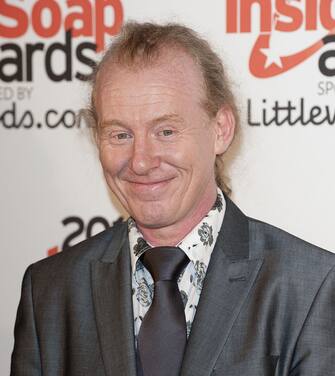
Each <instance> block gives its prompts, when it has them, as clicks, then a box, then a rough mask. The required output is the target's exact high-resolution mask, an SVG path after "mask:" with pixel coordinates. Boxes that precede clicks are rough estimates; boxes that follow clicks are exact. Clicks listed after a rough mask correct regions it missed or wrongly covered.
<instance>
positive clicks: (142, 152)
mask: <svg viewBox="0 0 335 376" xmlns="http://www.w3.org/2000/svg"><path fill="white" fill-rule="evenodd" d="M159 163H160V160H159V156H158V154H157V149H156V148H155V146H154V145H153V143H152V142H150V141H148V140H146V139H138V140H136V139H135V140H134V143H133V149H132V155H131V159H130V168H131V169H132V171H133V172H134V173H135V174H137V175H146V174H147V173H148V172H149V171H150V170H152V169H154V168H156V167H158V166H159Z"/></svg>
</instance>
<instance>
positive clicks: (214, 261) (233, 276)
mask: <svg viewBox="0 0 335 376" xmlns="http://www.w3.org/2000/svg"><path fill="white" fill-rule="evenodd" d="M226 202H227V208H226V213H225V217H224V222H223V225H222V228H221V232H220V234H219V237H218V240H217V242H216V245H215V248H214V250H213V253H212V256H211V261H210V264H209V266H208V270H207V274H206V278H205V281H204V286H203V290H202V293H201V296H200V300H199V304H198V308H197V312H196V316H195V319H194V322H193V325H192V330H191V334H190V337H189V340H188V344H187V348H186V352H185V356H184V362H183V367H182V372H181V375H182V376H191V375H192V376H206V375H210V374H211V373H212V370H213V368H214V365H215V363H216V360H217V358H218V357H219V355H220V353H221V352H222V350H223V348H224V345H225V343H226V341H227V339H228V336H229V333H230V330H231V328H232V326H233V324H234V321H235V320H236V318H237V316H238V313H239V312H240V310H241V307H242V305H243V302H244V301H245V299H246V298H247V296H248V294H249V292H250V290H251V287H252V285H253V283H254V281H255V279H256V277H257V275H258V272H259V270H260V268H261V265H262V263H263V260H262V259H253V260H252V259H249V228H248V220H247V218H246V217H245V216H244V215H243V214H242V213H241V212H240V211H239V209H238V208H237V207H236V206H235V205H234V204H233V203H232V202H231V201H230V200H229V199H228V198H226Z"/></svg>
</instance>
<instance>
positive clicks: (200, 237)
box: [128, 188, 226, 273]
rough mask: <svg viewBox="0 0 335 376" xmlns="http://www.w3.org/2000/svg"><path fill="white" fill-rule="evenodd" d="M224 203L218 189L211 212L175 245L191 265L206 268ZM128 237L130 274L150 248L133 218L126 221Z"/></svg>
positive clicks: (217, 231) (223, 211) (224, 206)
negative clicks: (198, 264)
mask: <svg viewBox="0 0 335 376" xmlns="http://www.w3.org/2000/svg"><path fill="white" fill-rule="evenodd" d="M225 210H226V201H225V199H224V196H223V193H222V192H221V190H220V189H219V188H218V189H217V198H216V201H215V203H214V205H213V207H212V208H211V210H210V211H209V212H208V213H207V214H206V215H205V217H203V219H202V220H201V221H200V222H199V223H198V224H197V225H196V226H195V227H194V228H193V229H192V230H191V231H190V232H189V233H188V234H187V235H186V236H185V237H184V239H183V240H182V241H181V242H179V244H177V246H178V247H179V248H181V249H182V250H183V251H184V252H185V254H186V255H187V256H188V258H189V259H190V261H191V262H193V264H196V262H199V261H200V262H203V263H204V264H205V265H206V267H207V266H208V264H209V260H210V256H211V253H212V251H213V248H214V245H215V243H216V240H217V236H218V234H219V231H220V228H221V225H222V221H223V217H224V213H225ZM128 237H129V246H130V255H131V268H132V272H133V273H135V272H136V267H137V260H138V259H139V258H140V256H141V255H142V254H143V253H144V252H145V251H146V250H148V249H149V248H151V246H150V245H149V244H148V243H147V242H146V241H145V239H144V238H143V235H142V234H141V232H140V231H139V229H138V228H137V226H136V223H135V221H134V219H133V218H131V217H130V218H129V219H128Z"/></svg>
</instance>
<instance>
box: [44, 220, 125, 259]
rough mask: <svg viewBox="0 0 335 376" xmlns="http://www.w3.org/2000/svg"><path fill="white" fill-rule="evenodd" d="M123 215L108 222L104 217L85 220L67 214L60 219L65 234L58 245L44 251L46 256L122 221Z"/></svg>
mask: <svg viewBox="0 0 335 376" xmlns="http://www.w3.org/2000/svg"><path fill="white" fill-rule="evenodd" d="M123 220H124V218H123V217H119V218H118V219H117V220H115V221H112V222H110V221H109V220H107V219H106V218H105V217H101V216H98V217H93V218H91V219H89V220H88V221H87V222H85V221H84V219H82V218H81V217H79V216H69V217H66V218H64V219H63V220H62V225H63V226H64V227H65V228H66V232H67V234H66V235H65V238H64V239H63V240H62V241H61V242H60V245H54V246H52V247H50V248H49V249H48V250H47V251H46V255H47V256H52V255H54V254H56V253H58V252H61V251H64V249H67V248H70V247H72V246H74V245H75V244H77V243H79V242H80V241H82V240H85V239H88V238H91V237H92V236H94V235H96V234H98V233H99V232H101V231H104V230H106V229H108V228H109V227H111V226H113V225H115V224H116V223H118V222H122V221H123Z"/></svg>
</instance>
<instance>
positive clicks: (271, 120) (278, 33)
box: [226, 0, 335, 126]
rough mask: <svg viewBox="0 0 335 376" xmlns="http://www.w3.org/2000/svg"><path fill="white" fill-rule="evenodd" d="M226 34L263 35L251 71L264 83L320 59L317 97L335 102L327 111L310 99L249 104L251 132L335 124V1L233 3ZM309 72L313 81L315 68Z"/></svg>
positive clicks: (229, 7) (252, 54)
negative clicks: (257, 128)
mask: <svg viewBox="0 0 335 376" xmlns="http://www.w3.org/2000/svg"><path fill="white" fill-rule="evenodd" d="M226 31H227V33H240V34H245V33H251V32H258V33H259V35H258V36H257V38H256V40H255V42H254V44H253V45H252V46H251V48H250V57H249V71H250V73H251V74H252V75H253V76H254V77H256V78H259V79H272V78H273V77H276V76H279V75H283V76H284V74H285V73H286V72H288V71H292V70H294V69H298V68H300V69H306V68H305V67H304V66H305V65H307V61H308V60H309V59H310V58H311V57H312V56H316V57H317V62H316V65H315V73H317V74H318V76H319V79H318V81H317V82H316V86H315V87H316V92H317V94H318V95H319V96H324V97H325V96H329V97H330V99H331V100H330V104H323V105H321V104H320V105H311V104H310V103H307V100H306V98H305V97H304V96H303V95H304V93H301V98H298V99H294V100H291V99H288V100H286V101H285V102H284V103H280V102H279V101H274V103H268V100H267V99H266V98H263V99H261V98H259V99H248V124H249V125H250V126H260V125H264V126H269V125H277V126H281V125H284V124H286V125H290V126H294V125H297V124H300V125H303V126H306V125H309V124H311V125H321V124H328V125H334V124H335V108H334V105H333V101H334V95H335V81H334V78H335V1H334V0H258V1H253V0H228V1H227V17H226ZM313 61H315V59H314V60H313ZM308 69H309V70H308V71H307V69H306V74H307V75H308V76H307V79H308V80H310V76H311V73H312V72H311V71H310V65H309V66H308ZM313 76H315V74H314V72H313ZM287 84H288V83H287V82H285V85H287ZM254 101H257V102H258V103H256V104H255V103H254ZM254 108H258V109H259V108H260V111H255V110H254Z"/></svg>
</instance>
